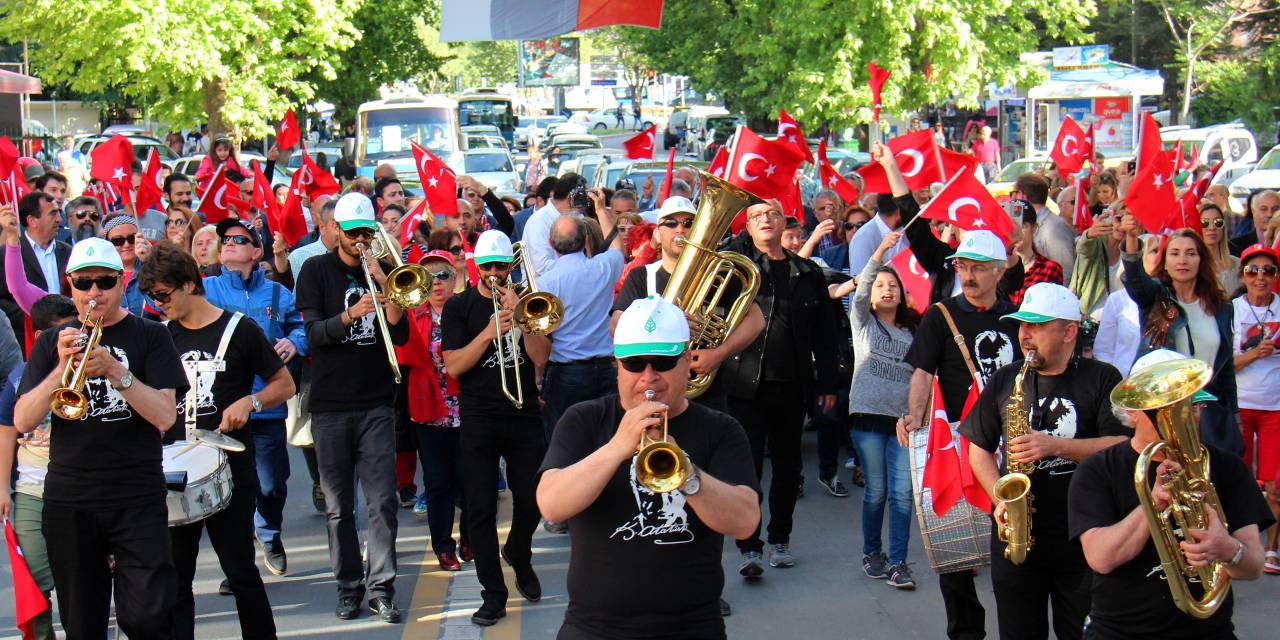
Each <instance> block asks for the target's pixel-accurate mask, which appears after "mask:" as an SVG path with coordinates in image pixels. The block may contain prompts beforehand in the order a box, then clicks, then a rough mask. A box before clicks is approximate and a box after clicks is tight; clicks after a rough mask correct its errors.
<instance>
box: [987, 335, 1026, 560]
mask: <svg viewBox="0 0 1280 640" xmlns="http://www.w3.org/2000/svg"><path fill="white" fill-rule="evenodd" d="M1035 355H1036V352H1034V351H1028V352H1027V354H1026V358H1025V359H1024V360H1023V361H1022V369H1020V370H1018V375H1017V377H1015V378H1014V379H1013V392H1012V393H1010V394H1009V402H1008V403H1007V404H1006V405H1005V406H1004V460H1005V470H1006V472H1007V473H1005V474H1004V475H1003V476H1000V479H999V480H997V481H996V486H995V490H994V493H995V496H996V499H997V500H999V501H1000V502H1003V503H1004V507H1005V509H1004V514H1003V515H1002V516H1001V517H1000V519H999V522H997V523H996V535H997V536H999V538H1000V541H1001V542H1003V543H1005V548H1004V557H1005V559H1006V560H1008V561H1009V562H1012V563H1013V564H1022V563H1023V561H1025V560H1026V559H1027V552H1028V551H1030V550H1031V545H1032V543H1033V542H1034V541H1033V540H1032V539H1031V477H1030V475H1029V474H1030V473H1031V472H1032V471H1034V470H1035V466H1036V465H1035V463H1034V462H1014V461H1013V460H1012V459H1011V458H1010V457H1009V443H1010V442H1012V441H1013V439H1014V438H1017V437H1018V436H1024V435H1027V434H1028V433H1031V415H1030V413H1029V412H1028V411H1027V409H1026V399H1025V397H1024V395H1023V384H1022V383H1023V379H1024V378H1026V376H1027V369H1029V368H1030V367H1031V361H1032V359H1034V358H1035Z"/></svg>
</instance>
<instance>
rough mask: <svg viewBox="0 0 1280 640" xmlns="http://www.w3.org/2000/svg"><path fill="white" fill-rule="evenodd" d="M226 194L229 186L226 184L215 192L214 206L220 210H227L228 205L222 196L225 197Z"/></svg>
mask: <svg viewBox="0 0 1280 640" xmlns="http://www.w3.org/2000/svg"><path fill="white" fill-rule="evenodd" d="M226 193H227V185H225V184H224V185H221V186H219V187H218V190H217V191H215V192H214V194H213V206H215V207H217V208H219V209H226V208H227V204H226V203H225V202H223V201H222V196H224V195H225V194H226Z"/></svg>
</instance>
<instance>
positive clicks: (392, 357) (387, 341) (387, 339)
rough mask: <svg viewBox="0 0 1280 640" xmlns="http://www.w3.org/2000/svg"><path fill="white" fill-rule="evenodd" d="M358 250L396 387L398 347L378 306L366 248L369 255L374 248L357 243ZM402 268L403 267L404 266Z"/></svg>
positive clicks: (398, 380)
mask: <svg viewBox="0 0 1280 640" xmlns="http://www.w3.org/2000/svg"><path fill="white" fill-rule="evenodd" d="M375 226H376V225H375ZM378 231H379V232H382V229H381V227H379V228H378ZM374 239H375V242H376V241H377V240H379V239H381V238H380V237H379V236H377V235H375V236H374ZM356 248H357V249H359V250H360V268H362V269H364V280H365V284H367V285H368V287H369V295H370V296H373V315H374V319H375V320H376V321H377V323H378V332H379V333H381V334H382V347H383V348H384V349H386V351H387V364H389V365H391V375H392V376H393V377H394V378H395V380H396V385H399V384H400V380H401V378H400V360H399V359H397V358H396V346H395V345H394V344H391V329H390V328H389V327H388V326H387V315H386V312H384V311H383V310H382V305H381V304H378V296H377V293H378V285H377V283H375V282H374V281H373V274H372V273H371V272H370V271H369V257H368V256H367V255H366V254H365V249H366V248H367V249H369V253H373V249H372V247H366V245H365V244H364V243H363V242H358V243H356ZM383 250H384V251H387V250H389V246H387V245H384V246H383ZM397 257H399V256H397ZM375 259H376V256H375ZM401 266H403V264H402V265H401ZM415 266H416V265H415ZM397 270H398V268H397ZM395 272H396V270H393V271H392V272H391V273H393V274H394V273H395ZM386 282H387V283H388V284H389V285H390V284H391V283H392V281H391V276H390V275H388V276H387V279H386ZM390 295H391V294H390V293H388V299H390ZM424 299H425V297H424ZM392 302H395V300H392ZM396 304H397V305H398V304H399V303H398V302H397V303H396Z"/></svg>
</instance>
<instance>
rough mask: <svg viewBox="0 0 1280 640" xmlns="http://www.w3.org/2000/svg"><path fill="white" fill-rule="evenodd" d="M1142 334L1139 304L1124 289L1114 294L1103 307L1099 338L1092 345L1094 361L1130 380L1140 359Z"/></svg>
mask: <svg viewBox="0 0 1280 640" xmlns="http://www.w3.org/2000/svg"><path fill="white" fill-rule="evenodd" d="M1141 342H1142V330H1141V328H1140V326H1139V320H1138V304H1137V303H1136V302H1134V301H1133V298H1130V297H1129V292H1128V291H1125V290H1124V289H1118V290H1116V291H1112V292H1111V295H1109V296H1107V302H1106V304H1104V305H1103V307H1102V319H1101V320H1099V321H1098V337H1097V338H1095V339H1094V341H1093V358H1094V359H1095V360H1101V361H1102V362H1106V363H1108V364H1110V365H1111V366H1113V367H1115V368H1116V369H1119V370H1120V373H1121V374H1122V375H1125V376H1128V375H1129V370H1130V369H1132V368H1133V361H1134V360H1136V359H1137V357H1138V347H1139V346H1140V344H1141Z"/></svg>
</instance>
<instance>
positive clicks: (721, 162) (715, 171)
mask: <svg viewBox="0 0 1280 640" xmlns="http://www.w3.org/2000/svg"><path fill="white" fill-rule="evenodd" d="M728 168H729V147H728V145H722V146H721V147H720V148H719V149H716V155H715V157H713V158H711V164H709V165H707V173H710V174H711V175H713V176H715V177H717V178H720V179H721V180H723V179H724V178H725V175H726V170H727V169H728Z"/></svg>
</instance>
